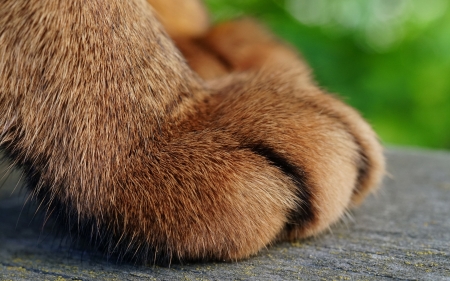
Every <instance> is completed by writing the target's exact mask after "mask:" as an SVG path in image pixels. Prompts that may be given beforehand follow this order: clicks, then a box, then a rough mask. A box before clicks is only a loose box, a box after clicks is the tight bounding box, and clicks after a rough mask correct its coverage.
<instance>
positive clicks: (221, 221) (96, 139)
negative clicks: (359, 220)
mask: <svg viewBox="0 0 450 281" xmlns="http://www.w3.org/2000/svg"><path fill="white" fill-rule="evenodd" d="M148 2H150V3H151V4H152V5H153V7H154V8H155V9H156V12H155V11H154V10H153V9H152V7H151V6H150V5H149V4H148V3H147V2H146V1H145V0H129V1H118V0H93V1H81V0H71V1H63V0H60V1H58V0H53V1H37V0H31V1H25V0H14V1H13V0H7V1H2V2H0V111H1V112H2V114H1V115H0V132H1V135H0V144H1V148H2V149H4V150H5V152H6V153H7V155H8V156H9V157H10V158H11V159H13V161H14V162H15V164H16V165H17V166H19V167H21V168H22V169H23V170H24V172H25V174H26V175H27V177H28V180H29V182H30V188H31V190H32V192H33V194H34V195H35V196H36V197H37V198H38V199H39V200H40V201H41V202H43V204H44V206H45V208H46V209H47V210H48V212H49V213H61V214H60V216H62V217H65V218H70V219H71V221H70V222H69V224H70V226H71V227H73V228H75V229H76V231H78V232H80V233H81V234H80V235H81V236H85V237H88V238H89V237H93V238H92V239H93V240H92V241H94V242H97V243H98V244H99V245H100V246H102V247H103V249H105V251H107V253H108V254H118V255H125V256H130V257H137V258H140V259H142V260H143V261H155V260H156V259H159V260H166V261H167V260H172V259H174V260H206V259H208V260H226V261H232V260H238V259H242V258H246V257H249V256H251V255H253V254H255V253H257V252H258V251H259V250H260V249H261V248H263V247H265V246H267V245H269V244H271V243H273V242H274V241H277V240H285V239H289V240H293V239H298V238H302V237H306V236H310V235H315V234H317V233H320V232H321V231H323V230H324V229H326V228H328V227H329V225H330V224H332V223H334V222H336V221H337V220H338V219H339V218H340V217H341V216H342V214H343V213H344V212H345V210H346V209H347V208H349V207H350V206H352V205H353V204H356V203H359V202H360V201H361V200H362V199H363V198H364V197H365V196H366V195H367V193H368V192H370V191H371V190H372V189H373V187H375V186H376V185H377V184H378V183H379V181H380V179H381V176H382V174H383V171H384V160H383V156H382V148H381V146H380V144H379V143H378V141H377V139H376V135H375V134H374V133H373V131H372V129H371V128H370V126H369V125H367V123H366V122H365V121H363V119H362V118H361V117H360V116H359V114H358V113H357V112H356V111H354V110H353V109H351V108H350V107H348V106H346V105H345V104H343V103H342V102H341V101H339V100H338V99H336V98H334V97H332V96H330V95H328V94H326V93H324V92H323V91H322V90H320V89H319V88H318V87H317V86H316V85H315V83H314V81H313V80H312V79H311V78H310V77H311V76H310V70H309V68H308V67H307V66H306V64H304V63H303V62H302V60H301V59H300V58H298V55H297V54H296V52H295V51H293V50H292V49H291V48H289V47H287V46H285V44H283V43H280V42H278V40H277V39H275V38H274V37H273V36H272V35H271V34H270V33H268V32H267V31H265V29H264V28H262V27H260V26H259V25H258V24H257V23H255V22H253V21H251V20H241V21H236V22H230V23H225V24H223V25H220V26H217V27H210V26H209V23H208V21H207V18H208V17H207V15H206V13H205V12H204V8H203V7H202V6H201V5H199V4H200V3H199V2H198V1H192V2H191V1H186V2H183V3H187V4H186V5H188V6H189V5H191V4H192V6H191V7H193V8H192V9H189V12H188V13H186V17H187V18H188V19H189V18H191V19H195V20H190V21H189V20H188V22H191V23H192V29H189V28H187V29H185V27H186V25H185V24H181V25H179V24H177V23H176V21H178V20H179V16H177V15H179V14H180V13H178V12H174V14H173V16H172V14H171V13H167V11H169V10H170V9H169V8H168V7H167V6H164V5H173V6H172V7H177V6H176V5H177V3H179V2H178V1H168V2H164V1H159V0H158V1H156V0H149V1H148ZM188 2H189V3H188ZM164 3H165V4H164ZM158 5H159V6H158ZM163 6H164V7H163ZM177 11H180V10H177ZM181 11H183V10H182V9H181ZM181 14H183V13H181ZM193 15H194V16H193ZM158 19H159V20H161V21H162V22H163V23H164V26H165V27H166V28H167V30H168V32H169V34H170V35H171V37H172V39H174V40H175V42H176V44H177V46H178V47H176V46H175V45H174V44H173V42H172V40H171V39H170V38H169V37H168V36H167V35H166V32H165V29H164V28H163V26H162V25H161V24H160V23H159V20H158ZM181 22H186V21H184V20H182V21H181ZM180 26H182V27H183V28H181V27H180ZM179 50H181V51H182V52H183V54H182V53H181V52H180V51H179ZM185 58H186V59H187V60H188V62H189V64H190V65H188V64H187V63H186V61H185ZM194 71H195V72H194ZM201 77H202V78H201Z"/></svg>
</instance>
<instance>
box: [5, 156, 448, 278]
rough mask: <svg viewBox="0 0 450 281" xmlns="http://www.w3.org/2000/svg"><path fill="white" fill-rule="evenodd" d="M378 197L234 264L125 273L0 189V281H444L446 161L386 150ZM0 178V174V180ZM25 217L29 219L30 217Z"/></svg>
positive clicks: (21, 198)
mask: <svg viewBox="0 0 450 281" xmlns="http://www.w3.org/2000/svg"><path fill="white" fill-rule="evenodd" d="M387 156H388V166H389V167H388V169H389V172H390V174H391V177H390V178H387V179H386V180H385V182H384V186H383V188H382V189H381V190H380V192H379V193H378V195H377V196H372V197H370V198H369V199H368V200H367V201H366V202H365V203H364V205H363V206H362V207H361V208H359V209H357V210H354V211H352V214H351V217H347V218H345V219H344V220H343V221H342V222H341V223H339V224H337V225H335V226H333V227H332V229H331V231H330V232H328V233H325V234H323V235H321V236H319V237H316V238H314V239H309V240H305V241H299V242H296V243H284V244H279V245H276V246H273V247H270V248H269V249H266V250H264V251H262V252H261V253H260V254H259V255H258V256H255V257H253V258H251V259H248V260H245V261H242V262H237V263H206V264H186V265H174V266H172V267H171V268H162V267H153V266H147V267H144V266H133V265H130V264H117V263H115V261H107V260H105V258H104V257H102V256H100V255H96V254H92V253H84V252H82V251H78V250H73V249H71V247H70V243H69V242H68V241H67V239H61V238H58V236H55V235H54V231H52V227H51V223H49V224H47V225H46V227H42V216H39V215H37V216H36V217H34V209H35V206H33V205H29V204H27V205H25V207H23V206H24V202H25V200H26V194H22V195H20V194H17V192H15V193H13V194H12V195H11V188H12V187H14V185H15V184H16V183H17V178H15V176H14V175H13V176H11V177H10V178H9V179H8V181H7V182H6V183H5V184H4V187H3V188H2V189H0V280H298V279H299V280H333V279H334V280H392V279H395V280H450V153H448V152H433V151H419V150H406V149H391V150H389V151H388V153H387ZM0 173H1V171H0ZM33 217H34V218H33Z"/></svg>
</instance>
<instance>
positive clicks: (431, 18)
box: [206, 0, 450, 149]
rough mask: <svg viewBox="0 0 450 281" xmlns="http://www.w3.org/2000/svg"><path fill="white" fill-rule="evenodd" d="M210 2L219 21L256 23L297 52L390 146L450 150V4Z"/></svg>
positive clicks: (417, 0)
mask: <svg viewBox="0 0 450 281" xmlns="http://www.w3.org/2000/svg"><path fill="white" fill-rule="evenodd" d="M206 2H207V5H208V6H209V8H210V10H211V11H212V13H213V15H214V16H213V17H214V18H213V19H214V20H215V21H223V20H230V19H232V18H235V17H239V16H243V15H250V16H253V17H256V18H258V19H260V20H261V21H263V22H264V23H265V24H266V25H267V26H269V27H270V28H271V29H272V30H273V31H274V32H275V33H277V34H278V35H279V36H281V37H282V38H284V39H285V40H287V41H289V42H290V43H291V44H293V45H295V46H296V47H298V49H299V50H301V52H302V53H303V55H304V56H305V57H306V59H307V61H308V62H309V63H310V65H311V66H312V67H313V69H314V72H315V77H316V79H317V80H318V81H319V83H320V85H321V86H322V87H324V88H325V89H327V90H328V91H330V92H333V93H338V94H340V95H341V96H343V97H344V99H345V100H346V101H347V102H348V103H350V104H351V105H353V106H355V107H356V108H358V109H359V110H360V111H361V112H362V114H363V115H364V117H365V118H367V119H368V120H369V122H370V123H371V124H372V125H373V127H374V128H375V130H376V131H377V132H378V133H379V134H380V136H381V139H382V140H383V141H384V142H385V143H388V144H399V145H410V146H424V147H432V148H445V149H450V79H449V78H450V1H448V0H207V1H206Z"/></svg>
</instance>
